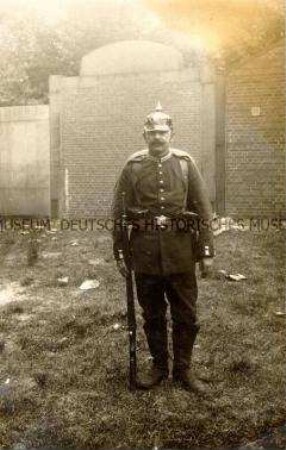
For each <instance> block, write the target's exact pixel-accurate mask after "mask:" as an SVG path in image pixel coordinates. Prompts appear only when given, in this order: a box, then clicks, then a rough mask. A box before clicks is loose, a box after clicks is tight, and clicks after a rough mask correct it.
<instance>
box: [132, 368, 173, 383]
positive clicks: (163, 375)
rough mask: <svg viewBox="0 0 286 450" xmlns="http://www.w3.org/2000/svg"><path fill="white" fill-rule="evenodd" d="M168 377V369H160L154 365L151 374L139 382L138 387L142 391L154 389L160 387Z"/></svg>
mask: <svg viewBox="0 0 286 450" xmlns="http://www.w3.org/2000/svg"><path fill="white" fill-rule="evenodd" d="M168 376H169V371H168V368H167V367H165V368H163V367H158V366H156V365H155V364H153V366H152V367H151V369H150V372H149V374H148V375H147V376H146V377H145V378H144V379H141V380H138V382H137V386H138V387H139V388H141V389H152V388H153V387H156V386H159V385H160V384H161V383H162V381H164V380H166V379H167V378H168Z"/></svg>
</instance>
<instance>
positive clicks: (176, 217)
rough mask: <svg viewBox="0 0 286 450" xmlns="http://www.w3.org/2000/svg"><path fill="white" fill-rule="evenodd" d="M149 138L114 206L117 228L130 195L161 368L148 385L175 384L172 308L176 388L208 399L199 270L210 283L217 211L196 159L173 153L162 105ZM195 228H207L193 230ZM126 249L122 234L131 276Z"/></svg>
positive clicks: (138, 275)
mask: <svg viewBox="0 0 286 450" xmlns="http://www.w3.org/2000/svg"><path fill="white" fill-rule="evenodd" d="M143 136H144V139H145V141H146V143H147V145H148V149H145V150H142V151H139V152H137V153H134V154H133V155H132V156H131V157H130V158H129V159H128V161H127V163H126V164H125V167H124V168H123V171H122V173H121V175H120V177H119V180H118V182H117V184H116V188H115V194H114V200H113V217H114V220H115V223H118V221H119V220H120V216H121V214H122V208H123V205H122V193H124V198H125V203H126V205H125V206H126V209H127V211H128V212H129V214H130V217H131V219H132V220H133V227H132V231H131V236H130V247H131V252H132V258H133V266H134V271H135V280H136V289H137V297H138V302H139V304H140V306H141V308H142V311H143V318H144V331H145V334H146V338H147V342H148V346H149V350H150V353H151V356H152V360H153V364H152V368H151V370H150V374H149V376H148V377H147V379H146V380H144V381H143V380H142V383H141V384H142V386H144V387H145V388H151V387H153V386H156V385H159V384H160V383H161V382H162V381H163V380H165V379H167V378H168V376H169V353H168V336H167V322H166V310H167V306H168V303H169V305H170V312H171V317H172V342H173V356H174V358H173V381H174V382H175V383H176V384H178V385H180V386H181V387H183V388H184V389H186V390H189V391H194V392H196V393H198V394H200V393H201V394H203V393H205V392H206V388H205V386H204V384H203V383H202V382H200V381H199V380H198V379H196V378H195V376H194V373H193V371H191V370H189V369H190V363H191V355H192V349H193V346H194V342H195V339H196V336H197V333H198V331H199V324H198V320H197V315H196V302H197V296H198V292H197V281H196V274H195V263H196V262H198V261H200V268H201V270H202V272H203V275H206V274H207V273H208V272H209V271H210V267H211V265H212V257H213V254H214V252H213V242H212V233H211V230H210V227H209V226H207V225H208V223H210V222H209V221H210V220H211V219H212V210H211V205H210V202H209V200H208V195H207V191H206V187H205V185H204V182H203V180H202V177H201V175H200V173H199V171H198V168H197V166H196V164H195V162H194V161H193V159H192V157H191V156H190V155H189V154H188V153H187V152H185V151H182V150H177V149H174V148H171V147H170V141H171V139H172V136H173V125H172V120H171V118H170V117H169V115H167V114H165V113H164V112H163V111H162V108H161V106H160V104H158V105H157V108H156V111H155V112H153V113H151V114H149V115H148V116H147V119H146V122H145V125H144V132H143ZM192 213H196V215H197V217H198V220H197V221H194V220H193V214H192ZM190 218H191V219H192V220H189V219H190ZM194 223H196V224H197V225H199V226H193V225H194ZM190 224H191V226H190ZM186 225H188V226H186ZM198 231H199V232H198ZM197 236H198V241H196V237H197ZM194 244H195V245H194ZM122 248H123V243H122V236H121V233H120V230H119V228H118V227H116V226H115V227H114V232H113V252H114V257H115V259H116V261H117V266H118V269H119V271H120V273H121V274H122V275H123V276H126V271H127V268H126V265H125V262H124V257H123V252H122ZM166 299H167V300H168V303H167V302H166Z"/></svg>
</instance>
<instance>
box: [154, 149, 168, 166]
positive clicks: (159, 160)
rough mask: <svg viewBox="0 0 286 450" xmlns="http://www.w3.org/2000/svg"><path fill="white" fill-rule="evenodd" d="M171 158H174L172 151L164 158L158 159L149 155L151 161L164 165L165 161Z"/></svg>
mask: <svg viewBox="0 0 286 450" xmlns="http://www.w3.org/2000/svg"><path fill="white" fill-rule="evenodd" d="M171 156H172V151H171V149H170V150H169V153H167V155H165V156H163V158H156V156H152V155H150V154H149V153H148V159H151V161H155V162H157V163H162V162H164V161H167V160H168V159H169V158H171Z"/></svg>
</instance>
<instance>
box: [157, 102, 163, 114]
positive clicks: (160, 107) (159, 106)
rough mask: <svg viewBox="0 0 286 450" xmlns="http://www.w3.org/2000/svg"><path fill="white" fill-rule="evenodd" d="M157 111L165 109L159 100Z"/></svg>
mask: <svg viewBox="0 0 286 450" xmlns="http://www.w3.org/2000/svg"><path fill="white" fill-rule="evenodd" d="M156 111H160V112H161V111H163V108H162V106H161V103H160V101H159V100H158V102H157V106H156Z"/></svg>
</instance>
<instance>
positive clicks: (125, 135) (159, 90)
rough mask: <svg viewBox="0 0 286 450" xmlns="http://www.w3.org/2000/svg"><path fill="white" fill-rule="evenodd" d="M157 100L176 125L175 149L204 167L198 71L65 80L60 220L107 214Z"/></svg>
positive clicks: (140, 147) (138, 148) (62, 103)
mask: <svg viewBox="0 0 286 450" xmlns="http://www.w3.org/2000/svg"><path fill="white" fill-rule="evenodd" d="M157 100H160V101H161V103H162V105H163V107H164V109H165V110H166V111H168V112H170V113H171V115H172V118H173V120H174V126H175V133H176V134H175V139H174V146H178V147H179V148H182V149H187V150H189V151H190V153H191V154H192V155H193V156H194V157H195V159H196V160H197V162H198V163H199V164H200V155H201V147H202V137H201V119H202V118H201V83H200V80H199V74H198V72H197V71H194V70H192V71H190V70H183V71H174V72H172V71H171V72H160V73H145V74H112V75H104V76H96V77H91V78H84V77H83V78H81V77H79V78H66V79H65V78H64V79H62V88H61V158H62V161H61V186H62V191H61V195H60V208H59V209H60V214H61V215H63V216H69V217H71V216H72V217H75V216H77V217H86V216H92V217H97V216H99V215H101V216H102V215H107V214H109V208H110V204H111V198H112V191H113V186H114V183H115V181H116V178H117V176H118V174H119V171H120V169H121V168H122V166H123V164H124V161H125V160H126V158H127V157H128V156H129V155H130V154H131V153H133V152H135V151H137V150H140V149H142V148H144V146H145V143H144V141H143V137H142V131H143V122H144V119H145V117H146V115H147V114H148V113H149V112H150V111H151V110H153V109H154V107H155V104H156V102H157Z"/></svg>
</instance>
